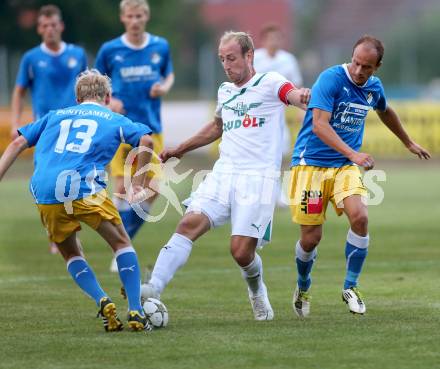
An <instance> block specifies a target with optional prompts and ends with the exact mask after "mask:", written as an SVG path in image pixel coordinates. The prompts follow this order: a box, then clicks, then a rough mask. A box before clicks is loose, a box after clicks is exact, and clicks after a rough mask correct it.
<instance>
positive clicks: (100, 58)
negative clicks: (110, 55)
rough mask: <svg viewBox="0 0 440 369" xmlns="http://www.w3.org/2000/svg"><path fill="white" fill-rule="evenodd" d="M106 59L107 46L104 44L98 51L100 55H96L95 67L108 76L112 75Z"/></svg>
mask: <svg viewBox="0 0 440 369" xmlns="http://www.w3.org/2000/svg"><path fill="white" fill-rule="evenodd" d="M105 59H106V56H105V47H104V46H102V47H101V48H100V49H99V51H98V55H97V56H96V60H95V68H96V69H98V70H99V71H100V72H101V73H102V74H106V75H107V76H109V77H111V76H110V74H109V71H108V68H107V62H106V60H105Z"/></svg>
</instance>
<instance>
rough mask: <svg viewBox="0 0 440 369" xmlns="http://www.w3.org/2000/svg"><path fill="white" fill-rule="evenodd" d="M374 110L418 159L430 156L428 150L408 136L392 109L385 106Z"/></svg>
mask: <svg viewBox="0 0 440 369" xmlns="http://www.w3.org/2000/svg"><path fill="white" fill-rule="evenodd" d="M376 112H377V115H378V116H379V118H380V120H381V121H382V122H383V123H384V124H385V125H386V126H387V127H388V128H389V130H390V131H391V132H393V133H394V134H395V135H396V136H397V137H398V138H399V140H400V141H402V143H403V144H404V145H405V146H406V148H407V149H408V150H409V151H411V152H412V153H413V154H415V155H417V156H418V157H419V158H420V159H429V158H430V157H431V154H430V153H429V152H428V150H425V149H424V148H423V147H422V146H420V145H419V144H417V143H416V142H414V141H413V140H412V139H411V137H409V135H408V133H407V132H406V130H405V128H404V127H403V125H402V122H401V121H400V118H399V116H398V115H397V113H396V112H395V111H394V109H392V108H391V107H390V106H387V108H386V109H385V110H384V111H380V110H377V111H376Z"/></svg>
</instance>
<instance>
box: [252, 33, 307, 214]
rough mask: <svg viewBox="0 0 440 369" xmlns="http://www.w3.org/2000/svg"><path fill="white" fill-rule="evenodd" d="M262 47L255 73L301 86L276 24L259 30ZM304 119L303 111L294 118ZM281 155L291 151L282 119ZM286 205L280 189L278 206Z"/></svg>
mask: <svg viewBox="0 0 440 369" xmlns="http://www.w3.org/2000/svg"><path fill="white" fill-rule="evenodd" d="M261 40H262V46H263V47H261V48H259V49H256V50H255V58H254V67H255V71H256V72H257V73H267V72H278V73H279V74H281V75H282V76H284V77H285V78H286V79H287V80H289V81H291V82H292V83H293V84H294V85H295V86H297V87H300V86H302V84H303V78H302V75H301V71H300V68H299V65H298V61H297V60H296V58H295V56H294V55H293V54H291V53H289V52H288V51H286V50H283V49H282V48H281V47H282V44H283V34H282V32H281V29H280V28H279V26H278V25H276V24H269V25H267V26H265V27H263V29H262V30H261ZM303 117H304V112H303V111H298V112H297V114H296V118H297V119H298V121H300V120H302V118H303ZM283 128H284V131H283V155H288V154H290V153H291V151H292V146H291V145H292V140H291V136H292V134H291V132H290V129H289V126H288V124H287V121H286V120H285V119H284V125H283ZM287 204H288V199H287V196H286V195H285V194H284V192H283V191H282V189H281V187H280V196H279V198H278V205H279V206H281V207H286V206H287Z"/></svg>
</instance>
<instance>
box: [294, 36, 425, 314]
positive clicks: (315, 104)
mask: <svg viewBox="0 0 440 369" xmlns="http://www.w3.org/2000/svg"><path fill="white" fill-rule="evenodd" d="M383 54H384V46H383V44H382V42H381V41H380V40H378V39H376V38H374V37H371V36H368V35H366V36H363V37H362V38H360V39H359V40H358V41H357V42H356V44H355V45H354V47H353V54H352V59H351V63H348V64H342V65H337V66H333V67H331V68H328V69H327V70H325V71H324V72H322V73H321V75H320V76H319V78H318V80H317V81H316V83H315V84H314V86H313V88H312V98H311V101H310V103H309V106H308V110H307V113H306V116H305V118H304V122H303V126H302V128H301V130H300V132H299V134H298V138H297V140H296V144H295V148H294V150H293V156H292V179H291V192H290V197H291V203H292V206H291V209H292V217H293V221H294V222H295V223H298V224H300V227H301V236H300V240H299V241H298V242H297V244H296V265H297V270H298V280H297V287H296V289H295V292H294V296H293V309H294V311H295V312H296V314H297V315H299V316H307V315H308V314H309V312H310V300H309V292H308V291H309V288H310V285H311V278H310V273H311V270H312V266H313V264H314V262H315V259H316V254H317V253H316V247H317V246H318V244H319V241H320V240H321V236H322V226H323V223H324V221H325V211H326V208H327V205H328V203H329V202H331V203H332V204H333V205H334V207H335V209H336V212H337V214H338V215H341V214H342V213H345V214H346V215H347V217H348V221H349V223H350V229H349V231H348V234H347V241H346V245H345V256H346V276H345V281H344V286H343V291H342V299H343V301H345V302H346V303H347V304H348V307H349V310H350V311H351V312H352V313H355V314H364V313H365V311H366V307H365V303H364V301H363V300H362V297H361V294H360V293H359V290H358V287H357V284H358V278H359V275H360V273H361V269H362V265H363V263H364V261H365V258H366V256H367V252H368V244H369V235H368V213H367V206H366V204H365V202H364V201H362V200H363V197H365V196H366V194H367V191H366V188H365V187H364V185H363V183H362V176H361V172H360V170H359V167H363V168H364V169H365V170H369V169H371V168H373V166H374V159H373V157H372V156H371V155H370V154H367V153H363V152H360V151H359V150H360V148H361V145H362V139H363V134H364V125H365V117H366V115H367V113H368V111H369V110H370V109H374V110H375V111H376V113H377V114H378V116H379V118H380V120H381V121H382V122H383V123H384V124H385V125H386V126H387V127H388V128H389V129H390V130H391V131H392V132H393V133H394V135H396V136H397V137H398V138H399V139H400V140H401V141H402V143H403V144H404V145H405V146H406V147H407V148H408V150H409V151H410V152H412V153H413V154H415V155H417V156H418V157H419V158H421V159H422V158H424V159H428V158H429V157H430V154H429V153H428V151H426V150H425V149H424V148H423V147H421V146H420V145H418V144H417V143H415V142H414V141H413V140H412V139H411V138H410V137H409V136H408V134H407V132H406V131H405V129H404V128H403V126H402V124H401V121H400V119H399V117H398V116H397V114H396V112H395V111H394V110H393V109H392V108H391V107H390V106H389V105H388V104H387V101H386V98H385V93H384V89H383V86H382V82H381V81H380V79H379V78H377V77H375V76H373V74H374V73H375V72H376V71H377V69H378V68H379V67H380V65H381V63H382V57H383Z"/></svg>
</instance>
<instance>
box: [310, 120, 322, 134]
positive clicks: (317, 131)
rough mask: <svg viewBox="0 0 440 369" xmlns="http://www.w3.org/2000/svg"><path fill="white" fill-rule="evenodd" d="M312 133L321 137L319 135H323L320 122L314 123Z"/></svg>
mask: <svg viewBox="0 0 440 369" xmlns="http://www.w3.org/2000/svg"><path fill="white" fill-rule="evenodd" d="M312 132H313V133H314V134H315V135H316V136H318V137H319V134H320V133H321V125H320V124H319V122H315V121H314V122H313V124H312Z"/></svg>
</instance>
